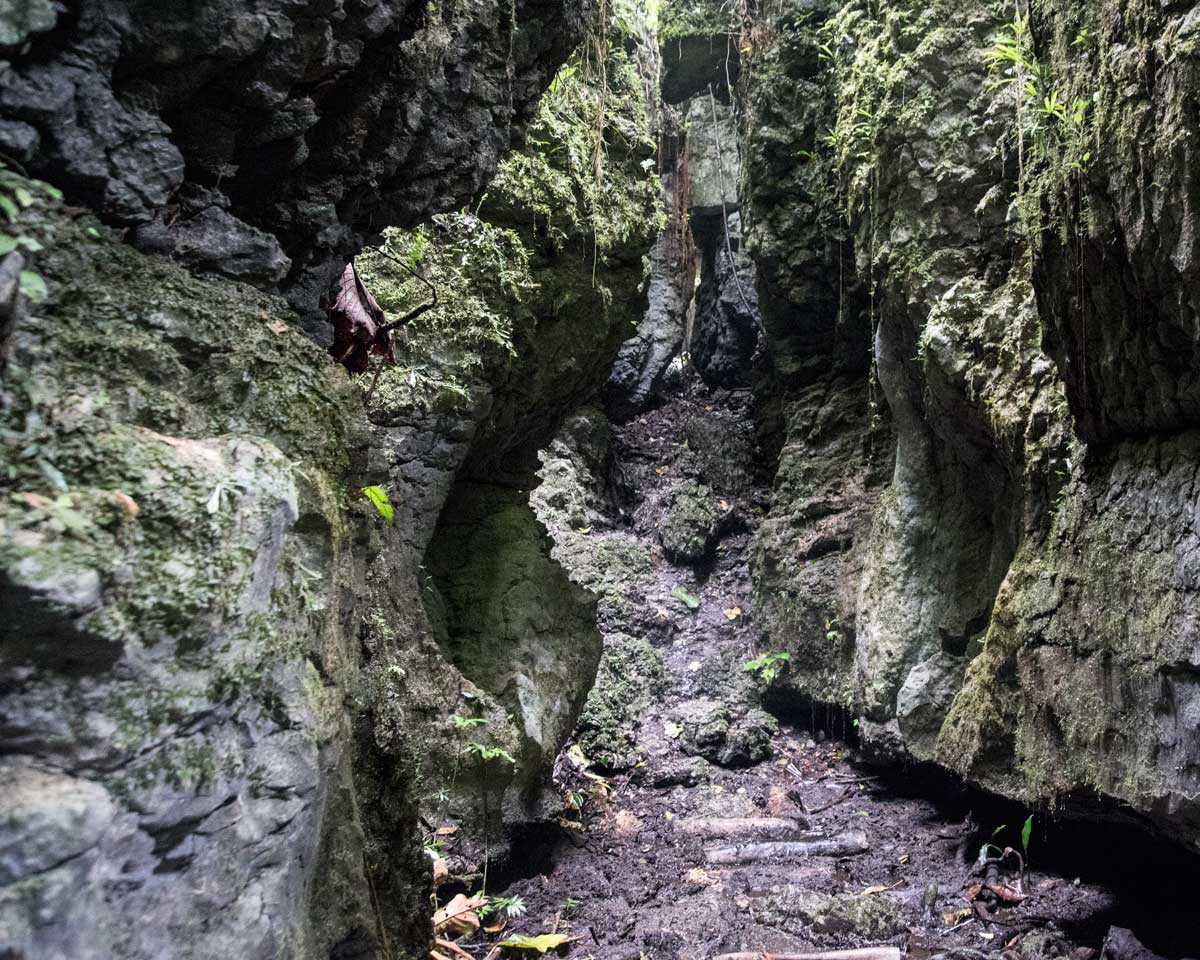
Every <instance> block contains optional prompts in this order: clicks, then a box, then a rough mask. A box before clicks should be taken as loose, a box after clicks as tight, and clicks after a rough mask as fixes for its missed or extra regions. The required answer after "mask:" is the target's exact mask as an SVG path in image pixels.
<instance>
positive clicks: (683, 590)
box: [671, 584, 700, 610]
mask: <svg viewBox="0 0 1200 960" xmlns="http://www.w3.org/2000/svg"><path fill="white" fill-rule="evenodd" d="M671 596H672V597H674V598H675V599H676V600H678V601H680V602H681V603H682V604H683V605H684V606H685V607H687V608H688V609H689V610H699V609H700V598H699V597H697V596H696V595H695V594H694V593H692V592H691V591H690V590H689V589H688V588H687V587H685V586H684V585H683V584H678V585H677V586H676V587H675V589H674V590H672V591H671Z"/></svg>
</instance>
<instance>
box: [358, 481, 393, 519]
mask: <svg viewBox="0 0 1200 960" xmlns="http://www.w3.org/2000/svg"><path fill="white" fill-rule="evenodd" d="M359 492H360V493H362V495H363V496H364V497H366V498H367V499H368V500H370V501H371V503H373V504H374V505H375V509H376V510H378V511H379V515H380V516H381V517H383V519H384V520H385V521H386V522H387V523H388V524H392V523H395V521H396V510H395V508H394V507H393V506H392V501H391V500H390V499H388V495H387V491H386V490H384V489H383V487H377V486H371V487H363V488H362V490H361V491H359Z"/></svg>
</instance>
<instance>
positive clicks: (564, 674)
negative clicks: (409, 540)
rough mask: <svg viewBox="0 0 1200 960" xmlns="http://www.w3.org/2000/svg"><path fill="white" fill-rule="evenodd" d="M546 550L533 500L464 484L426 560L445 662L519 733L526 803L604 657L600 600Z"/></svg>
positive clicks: (568, 729) (451, 502) (537, 787)
mask: <svg viewBox="0 0 1200 960" xmlns="http://www.w3.org/2000/svg"><path fill="white" fill-rule="evenodd" d="M549 554H550V547H549V540H548V539H547V538H546V534H545V530H544V529H543V528H542V527H541V526H540V524H539V523H538V522H537V519H536V517H535V516H534V514H533V511H532V509H531V508H530V506H529V497H528V495H527V494H524V493H521V492H518V491H513V490H506V489H504V488H501V487H495V486H485V485H480V484H469V483H465V484H459V485H457V486H456V487H455V488H454V491H453V494H452V495H451V497H450V499H449V500H448V502H447V503H446V506H445V508H444V512H443V515H442V519H441V522H440V524H439V527H438V530H437V531H436V532H435V534H434V537H433V540H432V544H431V549H430V550H429V552H428V553H427V554H426V560H425V562H426V569H427V570H428V573H429V575H430V576H432V577H433V585H434V587H435V588H436V590H437V593H438V600H439V602H440V604H441V606H442V609H443V611H444V614H443V616H444V619H443V620H442V623H441V624H439V627H440V629H439V630H438V634H439V636H438V639H439V642H440V643H441V644H442V645H443V647H444V649H445V650H446V655H447V658H448V659H449V660H450V661H451V662H452V663H454V664H455V666H457V667H458V669H459V670H460V671H461V672H462V673H463V675H464V676H466V677H467V678H468V679H470V680H472V681H473V682H474V683H475V684H476V685H477V686H479V687H481V688H482V689H484V690H487V691H489V692H490V693H492V694H493V695H495V696H496V697H497V698H498V699H499V700H500V701H501V702H502V703H503V704H504V706H505V707H506V709H507V710H508V711H509V712H510V713H511V714H512V715H513V716H514V717H515V718H516V722H517V724H518V726H519V727H520V729H521V730H522V732H523V745H522V752H523V753H525V754H527V756H525V757H524V758H523V762H522V764H521V766H520V768H519V772H520V774H521V777H522V780H521V782H520V784H519V785H518V789H519V791H520V793H521V795H522V799H527V798H529V797H530V796H533V797H536V796H537V795H538V794H539V793H540V791H541V788H542V784H543V782H544V781H545V779H546V776H547V774H548V773H549V770H550V766H551V765H552V764H553V762H554V758H555V756H556V755H557V753H558V748H559V747H560V746H561V745H562V744H563V742H564V741H565V740H566V739H567V736H568V735H569V734H570V732H571V730H572V729H573V728H574V726H575V721H576V719H577V718H578V716H579V712H580V710H582V709H583V702H584V699H585V698H586V696H587V693H588V690H590V689H591V686H592V681H593V680H594V679H595V675H596V667H597V665H598V663H599V661H600V651H601V640H600V634H599V633H598V632H597V630H596V626H595V622H594V606H595V600H594V599H589V598H588V597H587V595H586V594H585V593H584V592H583V591H582V590H581V589H580V588H578V587H576V586H575V585H574V584H572V583H571V581H570V580H569V579H568V578H567V575H566V574H565V573H564V572H563V570H562V568H561V567H559V566H558V564H556V563H554V562H553V561H552V560H551V559H550V555H549Z"/></svg>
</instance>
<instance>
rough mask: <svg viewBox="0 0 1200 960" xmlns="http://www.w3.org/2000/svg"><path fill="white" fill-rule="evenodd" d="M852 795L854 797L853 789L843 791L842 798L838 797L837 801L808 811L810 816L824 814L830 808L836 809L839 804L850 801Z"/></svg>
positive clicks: (831, 801)
mask: <svg viewBox="0 0 1200 960" xmlns="http://www.w3.org/2000/svg"><path fill="white" fill-rule="evenodd" d="M852 795H853V791H852V788H850V787H847V788H846V789H845V790H843V791H842V795H841V796H840V797H838V798H837V799H835V800H830V801H829V802H828V803H823V804H821V806H819V807H816V808H814V809H812V810H809V811H808V813H809V816H815V815H816V814H818V813H824V812H825V811H826V810H828V809H829V808H830V807H836V806H837V805H838V804H839V803H842V802H843V801H845V800H849V799H850V797H851V796H852Z"/></svg>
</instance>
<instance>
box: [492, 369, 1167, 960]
mask: <svg viewBox="0 0 1200 960" xmlns="http://www.w3.org/2000/svg"><path fill="white" fill-rule="evenodd" d="M750 404H751V399H750V396H749V393H748V392H736V391H735V392H709V391H708V390H707V389H705V388H704V387H702V386H700V385H698V384H696V385H691V386H689V387H688V388H686V389H685V390H684V391H683V393H682V394H681V395H679V396H677V397H675V398H674V399H672V400H671V401H669V402H668V403H667V404H665V405H664V406H662V407H659V408H658V409H656V410H653V411H651V412H649V413H647V414H645V415H643V416H642V417H640V418H638V419H636V420H634V421H632V422H631V423H629V424H627V425H624V426H616V427H613V428H612V430H611V435H609V434H608V431H607V424H606V421H605V420H604V418H603V416H602V415H601V414H600V413H599V412H598V411H595V410H588V411H584V412H582V413H581V414H579V415H578V416H577V417H575V418H573V419H572V420H570V421H569V422H568V423H567V425H566V427H565V428H564V430H563V432H562V433H561V434H560V437H559V439H558V440H557V441H556V442H555V444H554V445H553V446H552V448H551V449H550V450H548V451H547V452H546V454H545V455H544V458H543V462H544V467H543V471H542V476H543V484H542V486H541V487H540V488H538V490H537V491H535V494H534V502H535V504H536V505H537V507H538V510H539V514H540V515H541V517H542V519H543V522H545V523H546V524H547V527H548V529H549V530H550V531H551V534H552V536H553V538H554V539H555V542H556V545H557V546H556V555H557V556H558V558H559V559H560V561H561V562H562V563H563V564H564V566H566V567H567V569H568V570H569V571H571V573H572V575H573V576H575V577H576V578H577V579H579V580H580V581H581V582H584V583H585V584H586V585H588V586H590V587H591V588H592V589H593V590H595V591H597V592H598V593H599V594H600V596H601V600H600V605H599V610H598V620H599V623H600V625H601V628H602V631H603V632H604V634H605V639H606V645H607V652H606V654H605V663H604V664H602V667H601V672H600V677H599V679H598V682H597V687H596V690H595V691H594V693H593V695H592V700H591V702H590V703H589V706H588V708H587V710H586V711H585V714H584V716H583V718H582V720H581V723H580V726H579V732H578V736H577V738H576V740H575V741H574V742H573V743H572V744H571V745H569V747H568V749H567V750H565V751H564V753H563V756H562V757H561V758H560V760H559V764H558V767H557V772H556V778H555V781H556V787H557V789H558V790H559V791H560V794H561V796H562V797H563V804H564V806H563V812H562V815H561V818H560V820H559V824H558V825H557V826H553V825H552V826H550V827H548V828H547V829H548V831H549V832H548V833H547V834H546V835H544V836H542V837H540V838H535V837H530V836H526V837H525V839H524V840H523V841H521V842H518V843H516V844H515V845H514V848H513V851H512V856H511V858H510V859H509V861H508V862H507V863H506V864H500V865H498V866H497V868H496V870H495V872H494V873H493V889H492V890H490V891H489V892H491V893H493V894H496V893H500V892H503V893H504V894H505V895H506V896H519V897H520V898H521V899H522V900H523V901H524V904H525V906H526V908H527V912H526V913H525V914H524V915H522V916H519V917H513V918H509V919H507V920H506V922H505V923H504V924H503V927H502V929H500V930H496V929H495V924H493V931H492V933H490V934H488V935H487V937H486V942H485V943H480V944H476V945H475V947H474V949H475V950H476V951H477V952H479V954H480V956H483V955H484V951H485V949H486V948H487V947H488V946H489V945H490V943H491V942H493V941H498V940H501V939H503V938H504V937H505V936H508V935H511V934H513V933H523V934H526V935H537V934H544V933H557V934H562V935H565V936H568V937H569V938H570V945H569V954H570V956H578V957H583V956H593V957H596V958H614V960H616V958H630V960H634V958H639V957H662V958H668V957H669V958H676V957H678V958H687V960H699V958H704V957H716V956H719V955H722V954H728V953H737V952H744V951H764V952H770V953H797V952H805V951H815V950H830V949H848V948H857V947H867V946H880V945H894V946H897V947H901V948H903V949H904V950H906V951H907V955H908V956H913V957H924V956H929V955H932V954H937V953H945V952H947V951H951V953H952V955H955V956H974V955H976V954H974V953H972V951H984V952H997V951H1002V950H1007V951H1008V956H1011V957H1034V956H1070V957H1072V958H1074V960H1089V958H1091V957H1094V956H1096V955H1097V954H1098V951H1099V948H1100V946H1101V944H1102V942H1103V940H1104V938H1105V935H1106V932H1107V931H1108V930H1109V926H1110V923H1111V922H1112V920H1113V919H1114V917H1115V916H1116V915H1117V914H1116V913H1115V912H1114V911H1116V908H1117V907H1118V904H1117V902H1116V900H1115V898H1114V895H1113V894H1112V893H1111V892H1110V891H1109V890H1108V889H1106V888H1105V887H1104V886H1103V885H1101V884H1098V883H1089V882H1082V881H1080V880H1078V879H1075V878H1071V877H1064V876H1057V875H1054V874H1051V873H1046V872H1043V870H1042V869H1041V868H1040V865H1039V852H1038V844H1039V843H1040V842H1041V836H1042V833H1043V832H1044V831H1038V830H1036V829H1035V830H1034V831H1033V832H1032V833H1031V836H1030V838H1029V845H1028V848H1027V850H1026V853H1027V854H1028V859H1029V863H1028V867H1027V869H1025V870H1023V871H1022V870H1021V869H1020V864H1019V862H1018V861H1019V860H1021V859H1024V858H1023V857H1021V858H1018V857H1016V856H1014V855H1012V854H1009V855H1007V856H1006V857H1004V858H1003V860H1002V862H998V863H993V864H990V865H985V866H978V865H977V864H976V859H977V856H978V853H979V849H980V847H981V846H982V845H983V844H984V843H985V842H991V843H994V844H995V845H996V846H995V847H994V848H989V850H990V854H991V856H992V858H993V859H1000V855H1001V848H1002V847H1004V846H1007V845H1012V846H1014V847H1016V848H1017V849H1018V850H1020V848H1021V846H1022V844H1021V838H1020V833H1021V825H1022V824H1021V821H1020V820H1019V819H1011V818H1010V819H1011V822H1010V823H1008V824H1004V825H1003V826H1002V822H1001V821H1000V820H999V819H990V818H998V817H999V816H1001V814H1000V813H997V812H995V811H988V810H983V809H979V808H976V809H975V811H974V814H972V797H971V796H970V795H969V794H968V793H967V792H966V791H965V790H964V789H961V788H959V789H954V790H946V781H943V782H942V787H943V790H946V795H945V796H941V797H932V798H930V797H923V796H921V795H920V794H921V791H922V789H924V790H925V791H926V792H928V791H929V787H928V786H925V787H921V786H915V787H914V789H911V790H910V789H905V786H906V784H905V778H906V776H907V774H906V773H904V772H900V773H899V774H897V773H895V772H894V771H893V772H887V771H883V772H881V771H878V770H873V769H871V768H869V767H866V766H864V765H862V764H861V763H860V762H859V760H858V758H857V756H856V750H855V749H854V748H853V747H852V746H850V745H849V744H847V743H846V742H845V739H844V738H846V737H850V738H853V733H854V731H853V729H852V728H850V729H846V728H845V727H844V726H843V725H844V723H845V721H844V720H843V719H842V717H841V716H840V715H839V714H837V713H836V712H827V711H825V710H824V709H816V708H814V709H812V711H811V712H810V713H809V716H808V717H805V718H795V719H799V720H802V721H807V722H806V724H805V725H806V726H808V727H811V729H800V728H798V727H795V726H791V725H788V724H783V725H780V724H779V723H778V722H777V721H776V720H775V719H774V718H773V717H771V716H769V715H768V714H767V713H765V712H764V711H763V710H762V709H761V707H760V706H759V704H760V701H761V699H762V693H763V691H764V686H765V685H764V684H763V683H762V682H761V678H760V679H756V674H755V671H752V670H747V669H745V668H744V667H745V664H746V663H747V662H749V661H751V660H753V659H754V658H755V657H756V656H760V655H761V654H762V653H764V652H766V651H761V650H757V649H756V648H755V645H754V641H755V629H754V607H753V600H752V597H751V589H750V578H749V564H750V553H751V550H752V547H753V532H754V528H755V524H756V520H757V518H758V517H759V516H760V515H761V513H762V510H763V507H764V505H765V498H766V496H767V491H766V489H765V487H764V486H763V484H762V477H761V475H760V474H759V473H757V472H756V468H755V463H754V457H753V455H752V454H753V450H754V438H753V434H752V430H753V426H752V424H753V422H754V418H753V416H752V410H751V409H750ZM680 587H682V588H683V589H682V590H680V589H678V588H680ZM693 608H694V609H693ZM805 712H808V711H805ZM829 727H836V729H832V730H830V729H827V728H829ZM831 737H837V738H838V739H831ZM975 799H978V798H975ZM1018 816H1019V814H1018ZM998 828H1000V829H998ZM543 844H544V845H545V847H548V848H549V856H548V858H547V856H546V853H547V850H546V849H540V850H535V849H534V847H535V845H543ZM547 864H548V865H547ZM543 868H544V872H540V873H537V874H535V875H530V872H531V870H534V869H537V870H543ZM501 887H503V890H501ZM1160 932H1161V931H1160ZM559 949H560V950H562V951H564V952H566V951H567V950H568V947H566V946H564V947H560V948H559ZM964 951H965V952H964ZM1114 951H1115V952H1114ZM1123 955H1126V954H1122V953H1120V951H1118V950H1115V948H1113V947H1111V946H1110V949H1109V951H1108V953H1107V954H1106V956H1108V957H1113V958H1116V957H1120V956H1123Z"/></svg>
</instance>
